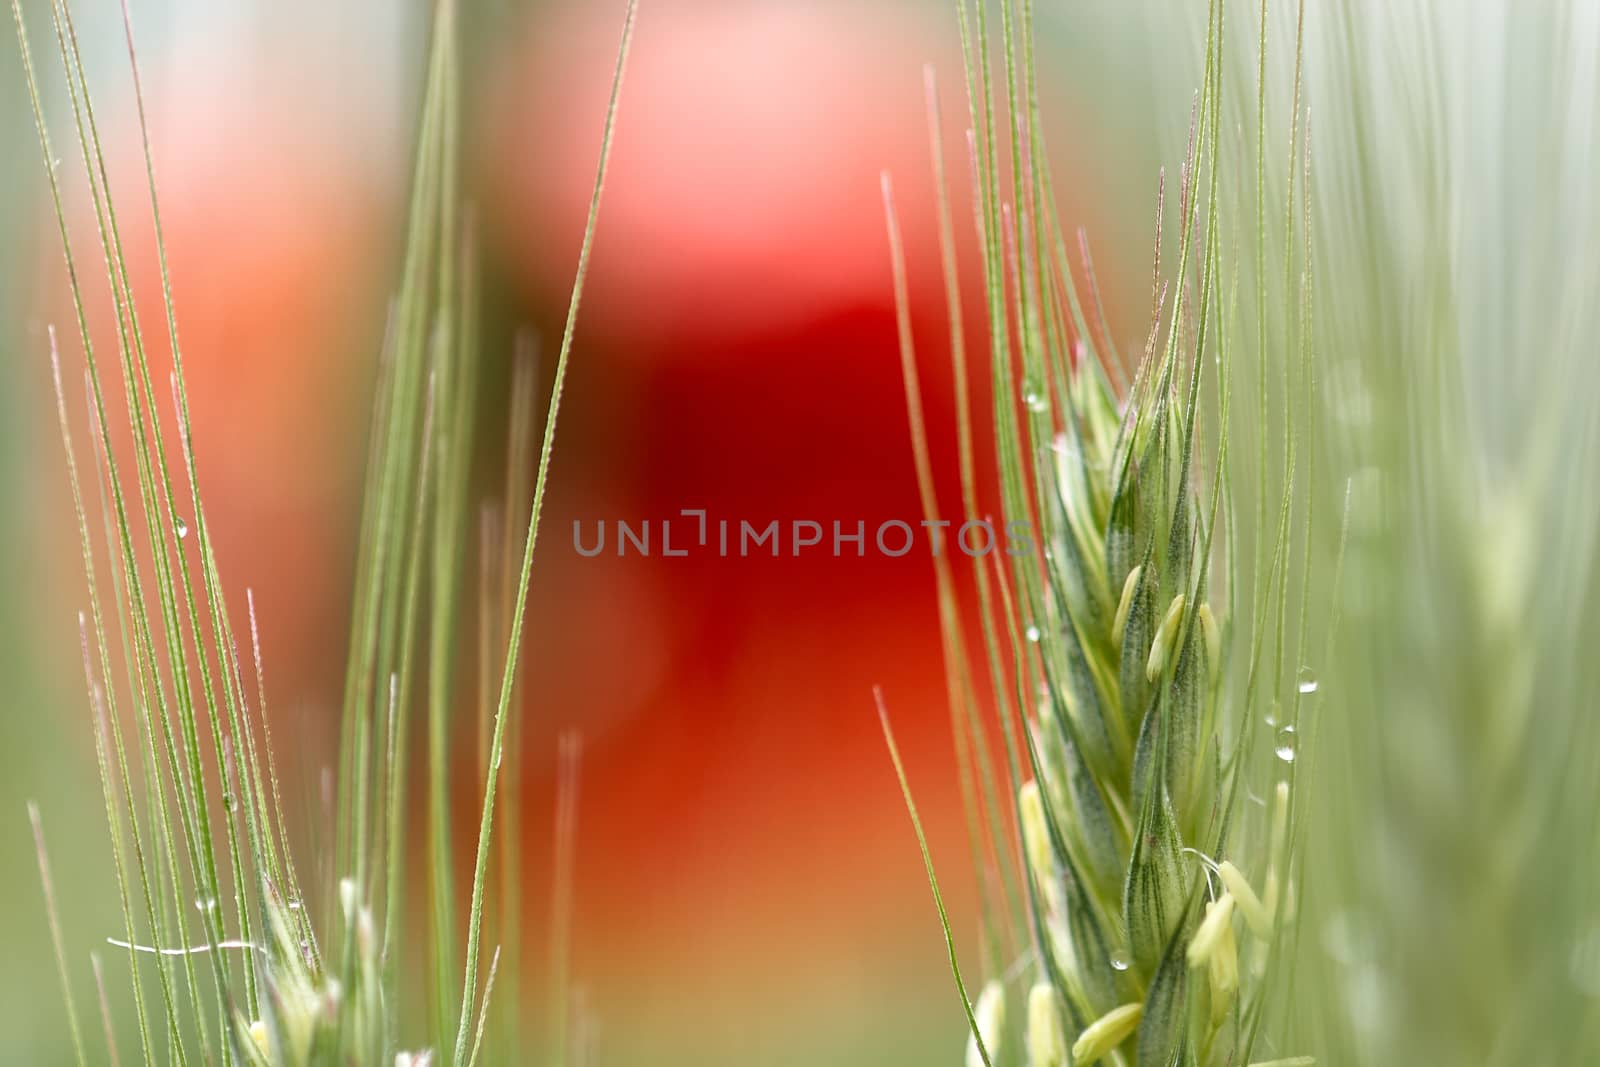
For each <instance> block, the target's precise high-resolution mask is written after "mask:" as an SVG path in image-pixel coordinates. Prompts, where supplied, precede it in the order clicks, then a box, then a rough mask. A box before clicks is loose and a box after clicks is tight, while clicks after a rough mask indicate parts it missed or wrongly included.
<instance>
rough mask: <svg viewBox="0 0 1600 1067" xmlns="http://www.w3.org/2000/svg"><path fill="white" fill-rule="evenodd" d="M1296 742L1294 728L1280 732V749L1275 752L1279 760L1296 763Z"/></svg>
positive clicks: (1287, 728)
mask: <svg viewBox="0 0 1600 1067" xmlns="http://www.w3.org/2000/svg"><path fill="white" fill-rule="evenodd" d="M1296 740H1297V738H1296V737H1295V732H1294V727H1293V726H1285V727H1284V728H1283V729H1281V730H1279V731H1278V747H1277V748H1276V749H1275V750H1274V751H1276V752H1277V754H1278V758H1279V759H1281V760H1283V762H1285V763H1293V762H1294V757H1295V742H1296Z"/></svg>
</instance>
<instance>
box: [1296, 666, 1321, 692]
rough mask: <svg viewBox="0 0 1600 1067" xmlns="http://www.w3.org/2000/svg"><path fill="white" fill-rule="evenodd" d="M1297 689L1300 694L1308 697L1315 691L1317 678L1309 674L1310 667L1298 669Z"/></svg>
mask: <svg viewBox="0 0 1600 1067" xmlns="http://www.w3.org/2000/svg"><path fill="white" fill-rule="evenodd" d="M1299 689H1300V692H1301V693H1304V694H1308V695H1309V694H1311V693H1315V692H1316V691H1317V676H1316V675H1315V674H1312V673H1311V668H1310V667H1301V668H1300V683H1299Z"/></svg>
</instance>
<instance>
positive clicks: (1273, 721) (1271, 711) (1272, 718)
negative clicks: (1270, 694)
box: [1261, 700, 1278, 726]
mask: <svg viewBox="0 0 1600 1067" xmlns="http://www.w3.org/2000/svg"><path fill="white" fill-rule="evenodd" d="M1261 721H1262V722H1264V723H1266V724H1267V725H1268V726H1277V725H1278V702H1277V701H1276V700H1274V701H1273V702H1272V707H1270V708H1268V709H1267V713H1266V714H1265V715H1263V716H1261Z"/></svg>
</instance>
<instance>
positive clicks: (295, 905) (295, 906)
mask: <svg viewBox="0 0 1600 1067" xmlns="http://www.w3.org/2000/svg"><path fill="white" fill-rule="evenodd" d="M304 906H305V905H303V904H301V903H300V901H298V900H291V901H289V910H290V911H299V910H300V909H301V908H302V907H304Z"/></svg>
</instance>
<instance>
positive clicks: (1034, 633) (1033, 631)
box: [1023, 625, 1044, 645]
mask: <svg viewBox="0 0 1600 1067" xmlns="http://www.w3.org/2000/svg"><path fill="white" fill-rule="evenodd" d="M1023 636H1024V637H1026V638H1027V639H1028V640H1029V641H1031V642H1032V643H1033V644H1036V645H1037V644H1038V643H1039V638H1041V637H1043V636H1044V634H1042V633H1041V632H1040V631H1039V628H1038V627H1037V626H1032V625H1030V626H1029V627H1028V628H1027V629H1026V630H1024V631H1023Z"/></svg>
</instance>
